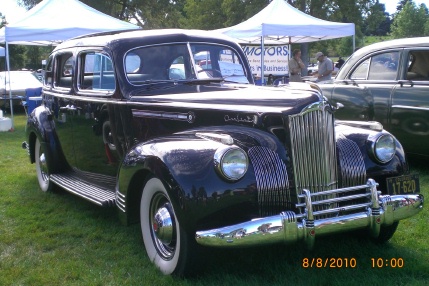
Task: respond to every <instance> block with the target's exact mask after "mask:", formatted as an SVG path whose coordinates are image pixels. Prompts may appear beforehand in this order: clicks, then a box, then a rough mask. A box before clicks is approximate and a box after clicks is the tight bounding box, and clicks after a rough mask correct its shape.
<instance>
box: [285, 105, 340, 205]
mask: <svg viewBox="0 0 429 286" xmlns="http://www.w3.org/2000/svg"><path fill="white" fill-rule="evenodd" d="M289 130H290V138H291V153H292V161H293V162H292V163H293V170H294V176H295V188H296V194H297V196H298V195H300V194H301V193H302V190H303V189H307V190H309V191H310V192H311V193H318V192H324V191H327V190H334V189H337V188H338V175H337V159H336V146H335V132H334V118H333V115H332V113H331V112H330V110H329V107H328V106H327V105H326V103H325V102H318V103H315V104H312V105H310V106H308V107H307V108H306V109H305V110H303V111H302V112H301V113H300V114H297V115H291V116H289ZM335 197H336V194H326V195H321V196H318V198H319V199H320V200H325V201H326V202H327V203H325V204H322V205H319V204H318V205H316V206H315V208H314V210H315V211H318V210H324V209H328V208H335V207H337V203H336V202H335V201H329V199H333V198H335Z"/></svg>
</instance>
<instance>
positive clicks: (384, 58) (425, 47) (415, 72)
mask: <svg viewBox="0 0 429 286" xmlns="http://www.w3.org/2000/svg"><path fill="white" fill-rule="evenodd" d="M320 88H321V89H322V91H323V94H324V95H325V96H326V97H327V98H328V100H329V101H330V102H331V103H332V104H337V103H338V102H340V103H342V104H343V105H344V108H342V109H341V110H339V111H338V113H337V114H336V118H337V119H343V120H375V121H378V122H380V123H381V124H383V126H384V128H385V129H386V130H388V131H389V132H391V133H392V134H393V135H394V136H395V137H396V138H397V139H398V140H399V141H400V142H401V143H402V145H403V146H404V149H405V151H406V152H407V153H412V154H418V155H424V156H429V148H428V146H429V95H428V94H429V37H422V38H409V39H397V40H391V41H385V42H380V43H376V44H372V45H369V46H366V47H364V48H361V49H359V50H357V51H356V52H355V53H354V54H353V55H352V56H351V57H350V58H349V59H348V60H347V62H346V63H345V64H344V66H343V67H342V68H341V70H340V71H339V73H338V75H337V76H336V78H335V79H334V80H332V81H326V82H322V83H320Z"/></svg>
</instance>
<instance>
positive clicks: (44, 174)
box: [34, 138, 54, 192]
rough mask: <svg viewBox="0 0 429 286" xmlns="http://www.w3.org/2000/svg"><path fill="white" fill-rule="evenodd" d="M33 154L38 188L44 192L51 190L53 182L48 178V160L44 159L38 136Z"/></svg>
mask: <svg viewBox="0 0 429 286" xmlns="http://www.w3.org/2000/svg"><path fill="white" fill-rule="evenodd" d="M34 155H35V159H36V160H35V161H36V174H37V180H38V181H39V187H40V189H41V190H42V191H44V192H50V191H53V190H54V184H53V183H52V182H51V180H50V179H49V171H48V162H47V161H46V156H45V151H44V148H43V146H42V145H41V144H40V140H39V138H37V139H36V144H35V147H34Z"/></svg>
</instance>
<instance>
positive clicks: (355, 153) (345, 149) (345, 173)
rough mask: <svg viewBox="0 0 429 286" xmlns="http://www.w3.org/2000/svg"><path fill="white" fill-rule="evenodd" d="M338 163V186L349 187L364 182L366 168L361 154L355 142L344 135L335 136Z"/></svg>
mask: <svg viewBox="0 0 429 286" xmlns="http://www.w3.org/2000/svg"><path fill="white" fill-rule="evenodd" d="M337 149H338V161H339V164H340V171H339V185H340V187H342V188H344V187H351V186H357V185H363V184H365V182H366V168H365V162H364V160H363V157H362V153H361V152H360V150H359V147H358V145H357V144H356V142H354V141H352V140H350V139H347V138H346V137H345V136H344V135H342V134H338V135H337Z"/></svg>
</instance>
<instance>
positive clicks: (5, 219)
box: [0, 114, 429, 286]
mask: <svg viewBox="0 0 429 286" xmlns="http://www.w3.org/2000/svg"><path fill="white" fill-rule="evenodd" d="M14 125H15V131H14V132H0V285H103V286H104V285H172V284H174V285H428V284H429V240H428V235H427V230H428V218H429V211H428V206H426V208H425V209H424V210H423V212H421V213H420V214H419V215H418V216H415V217H413V218H411V219H409V220H406V221H403V222H402V223H400V224H399V227H398V231H397V232H396V234H395V235H394V237H393V238H392V239H391V241H390V242H389V243H387V244H384V245H381V246H380V245H375V244H373V243H371V242H370V241H368V240H367V239H366V238H364V237H361V236H358V235H356V234H347V235H344V234H343V235H338V236H335V237H324V238H317V239H316V245H315V246H316V247H315V250H313V251H307V250H306V248H305V246H304V245H303V244H299V243H298V244H295V245H292V246H285V245H275V246H270V247H261V248H257V249H239V250H222V249H210V250H208V251H207V253H206V255H205V260H204V261H205V265H204V267H203V270H202V272H201V275H199V276H198V277H193V278H187V279H179V278H175V277H171V276H163V275H161V274H160V273H159V271H158V270H157V269H155V267H154V266H153V265H152V263H151V262H150V261H149V260H148V258H147V256H146V254H145V251H144V246H143V242H142V239H141V234H140V229H139V225H133V226H129V227H127V226H123V225H121V224H120V222H119V219H118V218H117V216H116V212H115V209H102V208H99V207H97V206H95V205H92V204H90V203H88V202H87V201H84V200H82V199H79V198H77V197H74V196H73V195H71V194H69V193H66V192H59V193H42V192H41V191H40V190H39V188H38V184H37V178H36V174H35V166H34V165H32V164H30V163H29V159H28V155H27V154H26V151H25V150H23V149H21V142H22V141H23V140H25V138H24V133H25V115H24V114H18V115H15V120H14ZM412 163H413V162H412ZM412 167H413V171H415V172H418V173H420V180H421V191H422V193H423V194H424V195H425V196H426V198H429V168H428V167H425V164H423V163H419V164H418V162H416V164H415V165H412ZM317 258H321V259H322V261H325V260H326V259H327V258H328V259H329V258H342V261H343V267H338V268H328V267H321V268H317V267H303V261H304V259H310V261H311V259H317ZM373 258H374V259H376V258H382V259H383V260H386V259H388V260H390V259H393V260H394V261H395V259H397V260H398V259H400V260H401V261H403V262H404V265H403V267H401V268H399V267H396V268H392V267H383V268H373V267H372V259H373ZM345 259H348V261H350V260H351V259H354V260H353V261H354V262H356V265H355V267H345V264H346V260H345Z"/></svg>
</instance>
